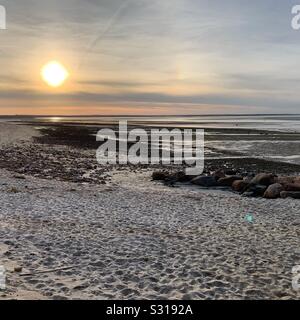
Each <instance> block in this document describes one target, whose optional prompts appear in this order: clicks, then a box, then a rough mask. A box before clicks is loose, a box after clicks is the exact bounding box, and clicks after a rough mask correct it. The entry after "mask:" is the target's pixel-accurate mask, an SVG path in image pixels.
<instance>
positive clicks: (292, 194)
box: [280, 191, 300, 199]
mask: <svg viewBox="0 0 300 320" xmlns="http://www.w3.org/2000/svg"><path fill="white" fill-rule="evenodd" d="M280 197H281V198H283V199H285V198H293V199H300V192H299V191H281V192H280Z"/></svg>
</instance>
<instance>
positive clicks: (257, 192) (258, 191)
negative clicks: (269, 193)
mask: <svg viewBox="0 0 300 320" xmlns="http://www.w3.org/2000/svg"><path fill="white" fill-rule="evenodd" d="M266 190H267V186H264V185H262V184H250V185H249V187H248V188H247V189H246V190H245V192H244V193H243V196H245V197H262V196H263V195H264V193H265V191H266Z"/></svg>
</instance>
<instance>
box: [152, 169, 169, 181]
mask: <svg viewBox="0 0 300 320" xmlns="http://www.w3.org/2000/svg"><path fill="white" fill-rule="evenodd" d="M168 177H169V173H168V172H166V171H154V172H153V173H152V180H166V179H167V178H168Z"/></svg>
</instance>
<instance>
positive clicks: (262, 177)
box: [251, 173, 276, 187]
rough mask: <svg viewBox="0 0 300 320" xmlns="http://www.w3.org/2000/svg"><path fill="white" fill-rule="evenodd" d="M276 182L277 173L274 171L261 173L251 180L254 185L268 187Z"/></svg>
mask: <svg viewBox="0 0 300 320" xmlns="http://www.w3.org/2000/svg"><path fill="white" fill-rule="evenodd" d="M274 183H276V175H274V174H272V173H259V174H258V175H256V176H255V177H254V178H253V179H252V180H251V184H253V185H256V184H259V185H263V186H267V187H268V186H270V185H271V184H274Z"/></svg>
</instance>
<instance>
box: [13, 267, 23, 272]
mask: <svg viewBox="0 0 300 320" xmlns="http://www.w3.org/2000/svg"><path fill="white" fill-rule="evenodd" d="M22 270H23V268H22V267H19V266H17V267H14V272H22Z"/></svg>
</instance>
